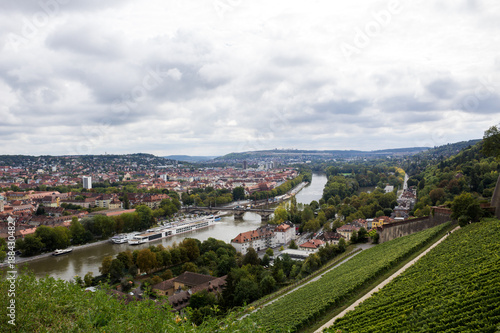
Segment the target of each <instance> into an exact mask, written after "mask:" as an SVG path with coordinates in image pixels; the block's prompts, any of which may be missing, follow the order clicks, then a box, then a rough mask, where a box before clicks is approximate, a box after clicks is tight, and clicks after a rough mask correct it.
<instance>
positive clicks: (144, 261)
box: [137, 249, 156, 272]
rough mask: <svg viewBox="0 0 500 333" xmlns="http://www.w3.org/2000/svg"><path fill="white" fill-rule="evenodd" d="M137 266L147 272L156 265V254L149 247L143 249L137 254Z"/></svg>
mask: <svg viewBox="0 0 500 333" xmlns="http://www.w3.org/2000/svg"><path fill="white" fill-rule="evenodd" d="M137 267H139V269H140V270H141V272H149V271H151V270H152V269H153V268H155V267H156V255H155V254H154V253H153V252H151V250H150V249H143V250H140V251H139V254H138V255H137Z"/></svg>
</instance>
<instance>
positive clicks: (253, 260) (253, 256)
mask: <svg viewBox="0 0 500 333" xmlns="http://www.w3.org/2000/svg"><path fill="white" fill-rule="evenodd" d="M247 264H250V265H259V264H260V259H259V255H258V254H257V251H255V249H254V248H253V247H249V248H248V250H247V253H246V254H245V256H244V257H243V265H247Z"/></svg>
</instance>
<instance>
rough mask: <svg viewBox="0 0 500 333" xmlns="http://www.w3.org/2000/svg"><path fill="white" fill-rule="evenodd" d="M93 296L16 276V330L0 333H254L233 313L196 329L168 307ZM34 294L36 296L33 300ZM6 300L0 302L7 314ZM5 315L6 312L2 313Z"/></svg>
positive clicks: (3, 286) (103, 293)
mask: <svg viewBox="0 0 500 333" xmlns="http://www.w3.org/2000/svg"><path fill="white" fill-rule="evenodd" d="M103 287H104V288H103V290H98V291H96V292H94V293H92V292H86V291H84V290H83V289H82V288H81V287H80V286H78V285H77V284H74V283H70V282H67V281H63V280H55V279H53V278H50V277H47V278H40V279H37V278H36V277H35V276H34V274H31V273H30V274H25V273H23V274H20V275H19V276H18V277H17V280H16V291H15V301H16V303H15V304H16V320H15V324H16V326H12V325H10V324H9V323H8V320H10V319H8V318H7V317H5V318H4V320H2V321H1V322H0V331H1V332H54V333H66V332H82V333H83V332H97V331H98V332H123V333H125V332H144V333H149V332H151V333H153V332H169V333H181V332H183V333H185V332H200V333H201V332H217V331H220V330H222V329H224V331H226V332H235V331H236V330H237V331H238V332H242V333H252V332H258V328H257V327H255V325H254V324H253V323H248V322H245V323H242V322H240V321H238V320H237V318H236V314H230V315H229V316H228V317H226V318H223V319H220V318H216V317H210V316H208V317H206V320H205V321H204V322H203V323H202V324H201V323H200V326H197V327H195V326H194V325H193V323H192V322H191V321H189V319H188V320H184V319H182V318H180V317H178V315H177V314H175V313H174V312H172V311H171V310H172V308H171V307H170V306H169V305H168V304H166V305H162V306H158V305H157V304H155V303H154V302H153V301H149V300H143V301H140V302H132V303H129V304H125V302H123V301H122V300H119V299H117V298H115V297H111V296H110V295H109V294H108V293H107V290H108V289H107V287H106V286H103ZM9 288H10V282H9V280H6V279H0V292H1V293H2V295H8V293H9V292H8V290H9ZM35 295H36V297H34V296H35ZM10 299H13V298H9V297H7V296H5V297H1V298H0V306H1V307H2V308H3V309H6V308H7V306H9V301H10ZM4 314H5V311H4Z"/></svg>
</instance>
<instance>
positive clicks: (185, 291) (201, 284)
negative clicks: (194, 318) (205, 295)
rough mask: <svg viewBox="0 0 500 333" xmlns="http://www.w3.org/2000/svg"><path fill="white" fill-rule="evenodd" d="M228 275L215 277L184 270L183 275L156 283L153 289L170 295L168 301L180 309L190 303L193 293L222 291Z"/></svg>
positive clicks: (164, 294)
mask: <svg viewBox="0 0 500 333" xmlns="http://www.w3.org/2000/svg"><path fill="white" fill-rule="evenodd" d="M226 277H227V275H225V276H222V277H214V276H210V275H204V274H198V273H193V272H184V273H182V274H181V275H179V276H177V277H175V278H172V279H169V280H166V281H163V282H160V283H158V284H155V285H154V286H153V287H152V290H153V291H155V292H156V293H157V294H158V295H161V296H168V302H169V303H170V305H172V307H173V308H174V309H175V310H177V311H179V310H181V309H183V308H185V307H186V306H188V305H189V299H190V298H191V295H192V294H194V293H196V292H199V291H202V290H207V291H209V292H212V293H221V292H222V288H223V286H224V284H225V283H226Z"/></svg>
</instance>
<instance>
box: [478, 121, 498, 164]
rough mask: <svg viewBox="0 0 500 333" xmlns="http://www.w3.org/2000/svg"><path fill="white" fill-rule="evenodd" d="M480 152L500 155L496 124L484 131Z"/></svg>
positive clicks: (495, 155) (487, 154)
mask: <svg viewBox="0 0 500 333" xmlns="http://www.w3.org/2000/svg"><path fill="white" fill-rule="evenodd" d="M481 152H482V153H483V154H484V155H486V156H494V157H496V158H498V157H500V129H499V128H498V126H492V127H490V128H489V129H487V130H486V131H485V132H484V136H483V148H482V149H481Z"/></svg>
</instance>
